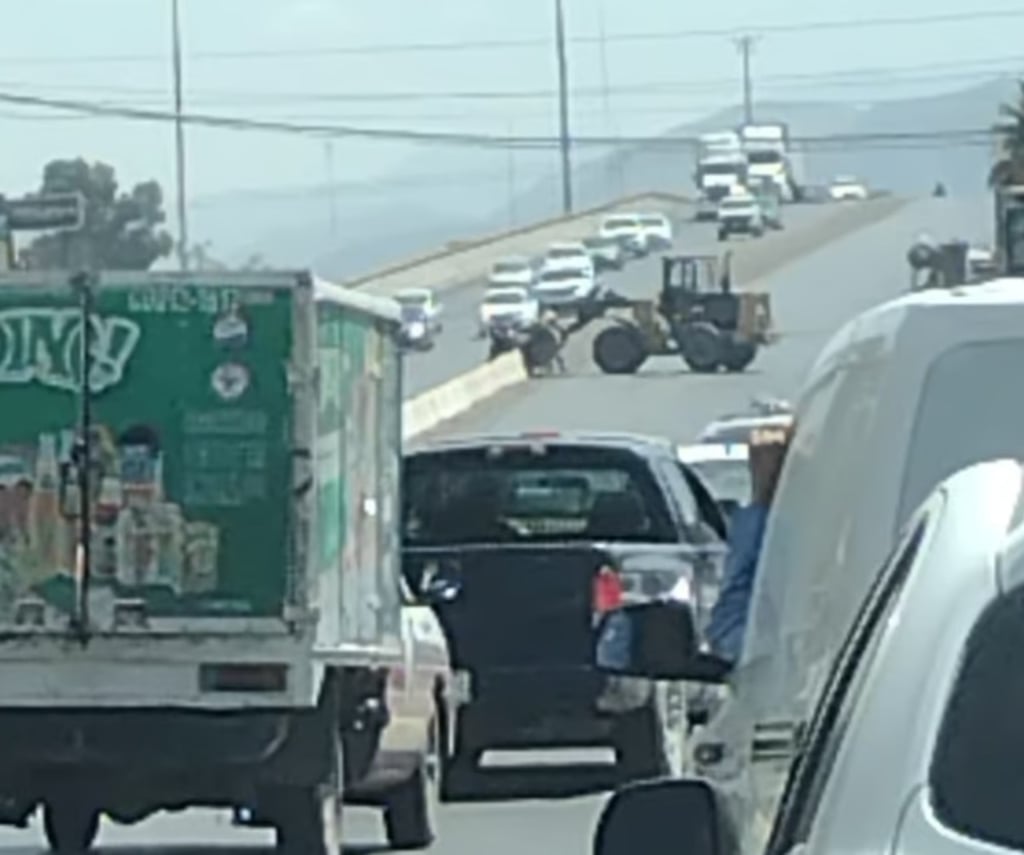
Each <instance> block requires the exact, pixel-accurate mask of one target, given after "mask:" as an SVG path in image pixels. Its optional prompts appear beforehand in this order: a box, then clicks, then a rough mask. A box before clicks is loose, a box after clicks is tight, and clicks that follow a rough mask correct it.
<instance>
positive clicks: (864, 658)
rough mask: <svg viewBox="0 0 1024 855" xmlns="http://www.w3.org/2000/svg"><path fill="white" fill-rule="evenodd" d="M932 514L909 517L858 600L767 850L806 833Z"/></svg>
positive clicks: (786, 847) (782, 848)
mask: <svg viewBox="0 0 1024 855" xmlns="http://www.w3.org/2000/svg"><path fill="white" fill-rule="evenodd" d="M933 517H934V513H933V512H932V511H931V509H925V510H924V511H923V513H922V515H921V516H920V517H919V518H917V519H915V520H913V521H912V524H911V525H910V526H909V530H908V532H907V533H906V535H905V536H904V537H902V538H900V539H899V540H898V541H897V545H896V548H895V549H894V550H893V552H892V554H891V556H890V557H889V558H888V559H887V560H886V562H885V564H884V565H883V567H882V568H881V570H880V571H879V572H878V573H877V574H876V575H875V576H874V577H873V579H872V584H871V587H870V589H869V590H868V593H867V595H866V596H865V597H864V598H863V600H861V601H860V605H859V608H858V609H857V612H856V616H855V620H854V622H853V624H852V626H851V628H850V631H849V633H848V634H847V635H846V636H845V638H844V639H843V642H842V645H841V646H840V648H839V650H838V652H837V655H836V658H835V661H834V664H833V665H832V667H831V668H830V669H829V673H828V676H827V678H826V680H825V683H824V685H823V687H822V691H821V694H820V700H819V701H818V703H816V705H815V706H814V709H813V713H812V715H811V716H810V718H809V720H808V724H807V727H806V731H805V734H806V735H805V738H804V739H803V740H802V744H800V745H798V747H797V756H796V758H795V760H794V762H793V765H792V766H791V769H790V774H789V777H788V779H787V781H786V787H785V790H784V791H783V794H782V798H781V802H780V805H779V810H778V813H777V814H776V817H777V819H776V824H775V827H774V828H773V829H772V835H771V840H770V841H769V844H768V850H767V851H768V853H769V855H774V853H783V852H789V851H791V850H792V849H793V847H795V846H797V845H799V844H801V843H805V842H806V841H807V838H808V837H809V835H810V832H811V828H812V826H813V823H814V819H815V817H816V815H817V812H818V808H819V806H820V804H821V800H822V796H823V795H824V793H825V788H826V786H827V784H828V781H829V778H830V775H831V772H832V766H833V763H834V762H835V759H836V755H837V754H838V753H839V749H840V748H841V747H842V744H843V738H844V736H845V734H846V732H847V729H848V727H849V724H850V721H851V719H852V717H853V715H854V714H855V712H856V706H857V702H858V701H859V700H860V697H861V694H862V691H863V689H864V686H865V683H866V680H867V677H868V675H869V673H870V671H871V666H872V664H873V663H874V661H875V657H876V655H877V653H878V649H879V646H880V643H881V641H882V638H883V637H884V635H885V630H886V628H887V627H889V626H890V621H889V618H890V616H891V615H892V614H893V612H894V611H895V609H896V606H897V604H898V603H899V598H900V594H902V592H903V589H904V586H905V583H906V580H907V579H908V578H909V576H910V571H911V570H912V569H913V567H914V565H915V563H916V561H917V559H918V557H919V556H920V553H921V546H922V544H923V543H924V540H925V536H926V534H927V533H928V530H929V522H930V521H931V519H932V518H933Z"/></svg>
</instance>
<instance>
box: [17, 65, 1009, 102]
mask: <svg viewBox="0 0 1024 855" xmlns="http://www.w3.org/2000/svg"><path fill="white" fill-rule="evenodd" d="M1022 70H1024V55H1022V56H1008V57H995V58H987V59H979V60H964V61H945V62H929V63H914V64H909V65H889V66H864V67H860V68H847V69H836V70H833V71H823V72H806V73H789V74H766V75H760V76H759V77H758V85H759V86H774V87H780V88H781V87H788V86H807V85H810V86H813V87H815V88H823V89H824V88H829V87H832V86H856V85H864V84H868V83H873V82H877V81H878V79H879V78H882V79H884V80H885V81H886V82H901V81H898V80H894V78H895V77H898V76H899V75H904V76H906V75H918V76H920V75H927V78H926V79H927V80H932V79H938V78H941V77H943V76H945V77H947V78H949V77H950V76H953V77H963V76H965V75H968V74H969V75H971V76H977V75H993V76H996V75H999V74H1017V73H1020V72H1021V71H1022ZM909 82H915V81H909ZM0 87H2V88H4V89H6V90H11V89H28V90H30V91H32V92H39V91H40V90H42V91H57V92H88V93H95V94H110V95H115V96H138V97H139V98H140V99H143V98H147V97H148V98H149V99H150V100H147V101H144V102H142V101H140V102H133V103H154V102H160V103H162V102H163V100H164V98H165V91H166V90H165V89H162V88H157V87H132V86H122V85H102V84H76V83H60V84H37V83H33V82H29V81H25V80H0ZM734 87H735V78H733V77H712V78H703V79H696V80H694V79H688V80H652V81H645V82H641V83H631V84H620V85H617V86H609V87H608V88H607V89H605V87H604V86H603V85H602V86H580V87H574V88H572V89H571V90H570V94H571V95H572V97H573V99H574V100H584V99H586V100H592V99H593V100H596V99H601V100H604V98H605V97H606V95H607V94H609V93H613V94H616V95H630V96H632V97H633V98H640V97H659V98H660V97H675V96H677V95H680V94H688V93H701V92H719V91H725V90H732V89H733V88H734ZM189 96H190V100H192V101H193V102H195V101H204V100H205V101H206V103H217V104H223V105H226V104H238V105H241V104H273V103H275V102H282V103H286V104H288V105H292V104H296V103H388V102H396V103H406V102H422V101H503V100H508V101H517V100H523V101H527V100H552V99H554V98H556V97H557V96H558V91H557V90H556V89H518V90H516V89H507V90H463V91H443V90H442V91H434V92H431V91H386V92H309V91H308V90H307V91H294V92H289V91H275V92H267V91H263V90H259V91H257V90H244V89H194V90H192V89H190V90H189ZM119 100H120V99H119ZM124 103H125V102H124V101H121V104H122V105H123V104H124Z"/></svg>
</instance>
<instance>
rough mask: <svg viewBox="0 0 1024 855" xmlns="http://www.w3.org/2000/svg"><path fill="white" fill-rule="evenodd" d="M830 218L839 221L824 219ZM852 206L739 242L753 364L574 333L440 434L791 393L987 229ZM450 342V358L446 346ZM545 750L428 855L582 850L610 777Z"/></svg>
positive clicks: (607, 423) (467, 808)
mask: <svg viewBox="0 0 1024 855" xmlns="http://www.w3.org/2000/svg"><path fill="white" fill-rule="evenodd" d="M893 207H894V208H895V207H896V206H895V204H894V205H893ZM836 216H840V217H845V218H846V219H845V220H842V221H839V220H836V219H832V218H834V217H836ZM856 216H857V215H856V214H855V213H854V212H852V209H847V210H846V211H843V212H839V213H838V214H837V212H836V210H835V209H834V208H830V207H827V206H825V207H821V208H811V207H808V208H805V209H802V210H800V209H790V218H789V226H790V228H789V229H788V230H787V231H786V232H785V233H783V234H779V235H772V236H771V237H769V238H767V239H766V240H764V241H757V242H753V241H751V242H746V243H745V244H744V245H743V246H741V245H740V242H737V243H736V245H735V246H736V248H737V251H738V256H737V258H738V263H739V264H741V266H742V269H743V270H744V274H745V276H746V277H748V278H747V280H746V281H745V283H744V284H746V286H747V287H752V286H756V287H758V288H766V289H768V290H770V292H771V294H772V299H773V303H774V310H775V315H776V319H777V322H778V326H779V328H780V329H781V330H782V331H783V332H784V333H785V337H784V338H783V339H782V340H781V341H780V342H779V343H778V344H777V345H775V346H774V347H773V348H770V349H768V350H765V351H764V352H763V353H762V355H761V356H760V357H759V359H758V361H757V362H756V363H755V364H754V366H753V369H752V370H751V371H749V372H748V373H746V374H743V375H738V376H737V375H721V376H715V377H708V376H697V375H691V374H689V373H688V372H687V371H686V370H685V369H684V368H683V366H682V365H681V364H680V363H679V362H678V361H677V360H675V359H658V360H653V361H652V362H651V363H649V364H648V365H647V366H645V367H644V369H643V370H642V372H641V373H640V374H638V375H637V376H635V377H626V378H623V377H605V376H602V375H600V374H598V373H597V372H596V371H595V369H594V368H593V366H591V365H590V364H589V351H588V348H587V347H586V346H585V342H583V341H581V342H578V343H574V344H573V345H572V350H571V352H570V354H569V359H568V361H569V367H570V373H569V374H568V375H566V376H562V377H555V378H545V379H539V380H534V381H530V382H529V383H526V384H523V385H522V386H520V387H518V388H516V389H513V390H511V391H509V392H507V393H505V394H502V395H499V396H496V397H495V398H494V399H492V400H491V401H489V402H487V403H485V404H484V405H482V406H480V407H478V408H476V409H475V410H473V411H472V412H470V413H469V414H467V415H466V416H464V417H461V418H459V419H457V420H456V421H454V422H453V423H451V424H449V425H447V426H446V427H445V429H444V431H445V433H449V434H450V433H461V432H475V431H506V430H510V431H514V430H521V429H527V428H537V427H543V428H562V429H568V428H594V429H606V430H633V431H642V432H646V433H658V434H663V435H668V436H672V437H675V438H677V439H679V440H687V439H690V438H692V437H694V436H695V435H696V433H697V432H698V431H699V429H700V428H701V427H702V426H703V425H704V424H705V423H706V422H707V421H709V420H711V419H712V418H714V417H715V416H716V415H718V414H720V413H722V412H726V411H729V410H733V409H736V408H741V407H743V406H745V405H746V403H747V402H748V401H749V399H750V397H751V396H752V395H755V394H760V393H775V394H781V395H786V396H792V395H794V394H795V392H796V391H797V389H798V387H799V384H800V382H801V380H802V378H803V375H804V373H805V372H806V370H807V368H808V367H809V364H810V362H811V361H812V359H813V358H814V356H815V354H816V353H817V351H818V350H819V349H820V347H821V346H822V345H823V344H824V342H825V341H826V340H827V338H828V336H829V335H830V334H831V333H832V332H833V331H834V330H835V329H836V328H837V327H838V326H839V325H841V324H842V323H843V322H844V321H846V320H847V319H848V318H850V317H851V316H852V315H854V314H856V313H857V312H859V311H861V310H862V309H864V308H867V307H869V306H871V305H873V304H876V303H878V302H880V301H882V300H885V299H887V298H889V297H892V296H894V295H896V294H898V293H900V292H901V291H903V290H905V289H906V287H907V285H908V283H909V278H908V268H907V265H906V261H905V258H904V256H905V253H906V250H907V248H908V246H909V244H910V242H911V241H912V240H913V238H914V237H915V236H916V235H917V234H918V233H919V232H921V231H931V232H932V233H933V234H934V235H935V236H936V237H937V238H943V237H949V236H954V235H961V236H964V237H968V238H982V239H985V240H988V239H989V228H988V225H987V224H988V204H987V200H986V199H972V200H964V199H956V198H953V197H950V198H947V199H934V200H933V199H929V200H923V201H919V202H913V203H910V204H907V205H906V206H904V207H902V208H899V209H898V210H895V212H894V213H891V214H890V216H888V217H887V218H885V219H883V220H881V221H879V222H877V223H875V224H874V225H866V226H864V227H863V228H861V229H859V230H857V231H855V232H854V233H852V234H848V235H846V236H841V235H840V234H839V232H838V231H837V229H840V225H841V224H842V223H845V224H846V226H849V225H850V222H851V219H850V218H853V219H856ZM862 216H863V214H862ZM867 219H870V217H868V218H867ZM829 223H831V225H829ZM679 237H680V241H679V242H678V243H677V251H691V250H694V251H706V250H707V249H708V248H711V247H713V246H714V247H717V244H716V243H715V241H714V234H713V231H712V229H711V227H707V228H705V227H703V226H700V227H693V226H689V225H686V226H684V227H683V228H682V229H680V232H679ZM798 250H799V252H798ZM655 276H656V262H655V261H653V260H649V261H646V262H642V263H640V264H637V265H634V266H633V267H632V268H630V270H629V271H627V272H626V273H625V274H623V276H622V277H621V279H622V280H623V281H622V282H621V283H619V284H618V285H617V286H616V287H620V288H622V290H624V291H626V292H627V293H629V292H632V293H646V292H649V291H650V290H651V289H652V288H653V285H654V282H656V279H655V278H654V277H655ZM634 289H639V290H638V291H637V290H634ZM476 298H477V294H476V293H474V292H473V291H472V290H470V289H465V293H464V294H463V293H461V292H460V293H459V294H457V295H453V296H452V297H450V298H449V301H450V302H449V317H448V321H449V327H448V329H447V330H446V332H445V335H446V337H447V336H452V334H453V332H457V331H458V330H459V329H460V326H459V324H465V325H467V326H468V325H469V324H471V322H472V319H473V311H474V310H475V301H476ZM456 341H457V339H455V338H452V339H450V340H449V341H448V342H447V349H439V351H438V354H437V361H438V368H437V369H436V371H437V372H438V373H437V374H436V375H435V376H436V377H442V375H444V374H447V375H448V376H451V375H452V374H454V373H459V372H461V371H463V370H465V369H466V367H472V365H473V364H475V363H474V362H473V361H472V359H471V357H474V356H476V357H478V356H479V351H478V350H475V349H474V348H476V347H477V345H476V343H472V342H470V341H469V339H468V337H467V339H466V342H467V343H465V344H456V343H455V342H456ZM442 347H445V346H444V345H443V346H442ZM446 353H447V354H448V356H447V360H450V362H448V361H446V359H444V358H442V354H446ZM462 357H466V358H467V359H470V362H469V365H468V366H467V365H465V364H464V363H463V364H459V363H458V360H459V359H460V358H462ZM424 370H426V369H425V368H424ZM424 376H426V375H424ZM445 379H446V378H445ZM424 382H425V381H424ZM544 759H546V758H542V756H540V755H531V756H521V757H519V758H518V760H517V762H518V763H520V764H523V763H529V764H531V765H530V767H529V768H526V769H523V768H516V769H511V770H509V769H503V770H500V771H495V772H492V773H491V774H490V776H489V783H488V784H487V787H486V791H485V792H484V793H482V794H481V799H480V800H477V801H474V802H471V803H464V804H456V805H449V806H445V807H444V808H443V809H442V811H441V816H440V837H439V839H438V841H437V843H436V844H435V845H434V846H433V847H432V848H431V850H430V852H431V853H432V855H479V853H481V852H486V853H488V855H521V853H523V852H531V853H538V855H541V853H552V855H585V853H588V852H589V851H590V836H591V834H592V831H593V828H594V823H595V821H596V819H597V815H598V813H599V811H600V809H601V806H602V804H603V803H604V800H605V799H606V798H607V792H606V791H607V788H608V786H609V785H610V782H611V777H610V775H609V774H608V772H607V770H606V769H604V768H602V767H601V766H599V765H593V762H592V761H593V758H591V757H590V755H581V757H580V758H578V759H579V760H581V761H587V762H588V765H586V766H583V765H574V766H572V767H558V766H554V765H550V760H549V761H548V764H546V765H541V764H542V761H543V760H544ZM345 837H346V841H347V844H348V845H347V847H346V852H347V853H349V855H355V853H369V852H377V851H384V847H383V842H382V841H383V829H382V824H381V820H380V815H379V813H378V812H375V811H371V810H366V809H353V810H347V811H346V819H345ZM40 840H41V834H40V832H39V830H38V826H37V824H34V825H33V827H32V828H30V829H28V830H24V831H16V830H10V829H0V855H30V853H33V855H34V853H36V852H39V851H40V848H39V841H40ZM270 841H271V836H270V834H269V833H268V832H263V831H240V830H238V829H234V828H232V827H231V826H230V825H229V824H228V822H227V819H226V817H225V816H224V815H222V814H217V813H213V812H209V811H189V812H187V813H183V814H167V815H160V816H157V817H154V818H152V819H150V820H149V821H147V822H145V823H143V824H140V825H137V826H130V827H120V826H115V825H113V824H109V823H107V824H105V825H104V826H103V829H102V831H101V836H100V844H101V846H102V849H103V851H106V852H118V853H123V855H127V853H135V852H145V853H149V854H150V855H154V854H155V853H175V855H198V853H201V852H204V851H210V850H212V851H215V852H217V853H220V855H228V853H235V852H239V853H241V852H246V853H249V852H268V851H270V849H269V846H270Z"/></svg>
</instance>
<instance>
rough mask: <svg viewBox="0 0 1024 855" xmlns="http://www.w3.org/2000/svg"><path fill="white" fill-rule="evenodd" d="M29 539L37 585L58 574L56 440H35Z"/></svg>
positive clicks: (46, 437)
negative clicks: (33, 485) (33, 555)
mask: <svg viewBox="0 0 1024 855" xmlns="http://www.w3.org/2000/svg"><path fill="white" fill-rule="evenodd" d="M29 532H30V534H29V537H30V542H31V544H32V550H33V552H34V553H35V556H36V567H35V573H34V574H33V575H34V577H35V578H34V579H33V580H32V581H34V582H38V581H40V580H41V579H45V578H48V577H49V576H52V575H54V574H55V573H57V572H59V571H60V570H61V569H64V568H62V567H61V565H62V563H63V562H62V560H61V559H62V557H63V556H62V555H61V552H62V549H61V547H62V545H63V537H62V536H61V535H62V533H63V520H62V518H61V513H60V463H59V461H58V458H57V437H56V436H54V435H53V434H43V435H42V436H40V437H39V451H38V454H37V456H36V472H35V489H34V490H33V493H32V499H31V502H30V505H29Z"/></svg>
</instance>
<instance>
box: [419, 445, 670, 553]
mask: <svg viewBox="0 0 1024 855" xmlns="http://www.w3.org/2000/svg"><path fill="white" fill-rule="evenodd" d="M404 487H405V489H404V496H403V501H404V504H405V508H404V513H403V528H404V531H403V537H404V540H405V543H406V545H407V546H431V545H437V544H445V545H449V546H450V545H457V544H471V543H485V542H494V541H517V542H523V543H543V542H555V541H559V542H566V541H574V540H575V541H595V540H615V541H623V542H641V543H674V542H676V541H678V539H679V536H678V533H677V531H676V526H675V525H674V523H673V518H672V513H671V511H670V509H669V508H668V507H667V505H666V503H665V499H664V497H663V495H662V490H661V488H660V485H659V484H658V481H657V479H656V478H655V476H654V474H653V472H652V470H651V467H650V466H649V464H648V462H647V461H646V460H645V459H644V458H643V457H642V456H640V455H637V454H635V453H633V452H630V451H624V450H622V449H616V448H601V447H586V446H570V445H564V446H558V445H546V446H544V447H543V449H541V450H540V451H539V452H538V450H536V449H534V448H530V447H526V446H507V447H500V448H497V449H494V448H488V447H474V448H467V449H449V450H444V451H438V452H428V453H423V454H418V455H413V456H411V457H410V458H409V459H408V460H407V461H406V471H405V484H404Z"/></svg>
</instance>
